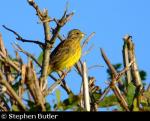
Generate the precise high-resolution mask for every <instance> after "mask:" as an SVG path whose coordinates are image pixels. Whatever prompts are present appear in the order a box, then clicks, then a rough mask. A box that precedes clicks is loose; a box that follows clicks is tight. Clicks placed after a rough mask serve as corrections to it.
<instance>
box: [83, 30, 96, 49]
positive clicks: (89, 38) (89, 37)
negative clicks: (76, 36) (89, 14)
mask: <svg viewBox="0 0 150 121" xmlns="http://www.w3.org/2000/svg"><path fill="white" fill-rule="evenodd" d="M94 35H95V32H93V33H91V34H90V35H89V36H88V38H87V39H85V41H84V42H83V44H82V48H84V47H85V46H86V44H88V42H89V41H90V40H91V38H92V37H93V36H94Z"/></svg>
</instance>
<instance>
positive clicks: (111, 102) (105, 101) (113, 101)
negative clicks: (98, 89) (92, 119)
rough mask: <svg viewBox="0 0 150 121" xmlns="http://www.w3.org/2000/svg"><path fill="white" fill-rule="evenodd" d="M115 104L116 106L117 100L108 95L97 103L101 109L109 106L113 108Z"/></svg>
mask: <svg viewBox="0 0 150 121" xmlns="http://www.w3.org/2000/svg"><path fill="white" fill-rule="evenodd" d="M117 104H118V100H117V98H116V96H114V95H109V96H107V97H105V98H104V99H103V101H101V102H100V103H99V106H100V107H103V108H106V107H110V106H115V105H117Z"/></svg>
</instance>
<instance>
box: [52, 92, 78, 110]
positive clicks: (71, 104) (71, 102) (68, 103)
mask: <svg viewBox="0 0 150 121" xmlns="http://www.w3.org/2000/svg"><path fill="white" fill-rule="evenodd" d="M80 100H81V96H79V95H73V94H70V95H69V97H68V98H67V99H65V100H64V101H63V102H59V103H57V104H56V105H55V106H54V108H57V109H59V110H69V109H70V110H72V109H74V110H79V109H80V107H78V104H79V103H80Z"/></svg>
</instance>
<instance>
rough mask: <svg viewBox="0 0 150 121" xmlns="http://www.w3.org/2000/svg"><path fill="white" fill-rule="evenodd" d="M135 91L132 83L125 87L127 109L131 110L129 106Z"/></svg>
mask: <svg viewBox="0 0 150 121" xmlns="http://www.w3.org/2000/svg"><path fill="white" fill-rule="evenodd" d="M135 90H136V87H135V86H134V84H133V83H132V82H131V83H130V84H128V85H127V95H126V98H127V102H128V105H129V108H131V106H132V104H133V100H134V97H135Z"/></svg>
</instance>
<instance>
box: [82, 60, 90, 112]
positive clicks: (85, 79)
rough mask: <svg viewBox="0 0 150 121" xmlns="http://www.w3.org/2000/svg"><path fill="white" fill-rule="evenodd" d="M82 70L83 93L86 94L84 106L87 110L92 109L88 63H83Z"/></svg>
mask: <svg viewBox="0 0 150 121" xmlns="http://www.w3.org/2000/svg"><path fill="white" fill-rule="evenodd" d="M82 69H83V70H82V71H83V77H82V81H83V95H84V100H83V101H84V106H85V109H86V111H90V96H89V84H88V76H87V68H86V63H85V62H84V63H83V64H82Z"/></svg>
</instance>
